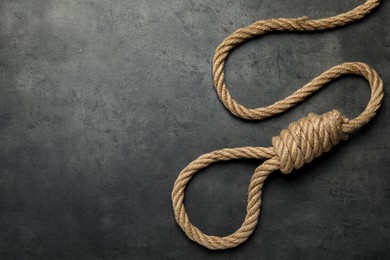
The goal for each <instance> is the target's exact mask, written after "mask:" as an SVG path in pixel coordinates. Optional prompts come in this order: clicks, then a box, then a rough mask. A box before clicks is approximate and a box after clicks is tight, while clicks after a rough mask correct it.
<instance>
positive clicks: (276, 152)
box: [172, 0, 383, 249]
mask: <svg viewBox="0 0 390 260" xmlns="http://www.w3.org/2000/svg"><path fill="white" fill-rule="evenodd" d="M379 3H380V0H368V1H366V2H365V3H364V4H362V5H360V6H358V7H356V8H355V9H353V10H351V11H349V12H346V13H343V14H340V15H337V16H334V17H329V18H324V19H318V20H308V18H297V19H286V18H279V19H269V20H262V21H258V22H255V23H253V24H251V25H249V26H247V27H244V28H240V29H238V30H237V31H235V32H234V33H232V34H231V35H230V36H228V37H227V38H226V39H225V40H224V41H223V42H222V43H221V44H220V45H219V46H218V48H217V50H216V53H215V56H214V60H213V75H214V85H215V89H216V91H217V93H218V96H219V98H220V100H221V101H222V103H223V104H224V105H225V107H226V108H227V109H228V110H229V111H230V112H231V113H232V114H234V115H235V116H237V117H239V118H243V119H248V120H261V119H264V118H267V117H271V116H274V115H276V114H279V113H282V112H284V111H286V110H287V109H289V108H291V107H293V106H295V105H296V104H297V103H299V102H301V101H303V100H304V99H306V98H307V97H308V96H310V95H311V94H313V93H314V92H316V91H317V90H318V89H320V88H321V87H323V86H324V85H326V84H327V83H329V82H330V81H332V80H334V79H337V78H339V77H341V76H343V75H346V74H355V75H358V76H362V77H364V78H365V79H366V80H367V81H368V83H369V84H370V88H371V98H370V101H369V102H368V105H367V107H366V109H365V110H364V111H363V112H362V113H361V114H360V115H359V116H357V117H356V118H354V119H347V118H346V117H344V116H343V115H341V113H340V112H338V111H337V110H333V111H331V112H328V113H326V114H323V115H316V114H313V113H310V114H309V115H308V116H307V117H304V118H302V119H300V120H299V121H298V122H294V123H291V124H290V125H289V126H288V128H287V129H284V130H283V131H282V132H281V133H280V135H279V136H276V137H273V138H272V147H268V148H264V147H242V148H229V149H222V150H218V151H214V152H211V153H207V154H204V155H202V156H200V157H199V158H198V159H196V160H195V161H193V162H191V163H190V164H189V165H188V166H187V167H186V168H184V169H183V170H182V171H181V173H180V174H179V176H178V178H177V180H176V182H175V184H174V188H173V192H172V202H173V209H174V213H175V218H176V221H177V223H178V224H179V225H180V227H181V228H182V229H183V231H184V232H185V233H186V234H187V236H188V237H189V238H190V239H191V240H193V241H196V242H198V243H199V244H201V245H203V246H205V247H207V248H209V249H225V248H231V247H236V246H238V245H239V244H241V243H243V242H244V241H245V240H247V239H248V237H249V236H250V234H252V232H253V230H254V229H255V227H256V225H257V222H258V217H259V215H260V204H261V190H262V187H263V184H264V181H265V179H266V178H267V177H268V175H269V174H270V173H271V172H273V171H275V170H280V171H281V172H282V173H285V174H288V173H290V172H291V171H292V170H293V169H299V168H301V167H302V166H303V165H304V164H305V163H308V162H310V161H312V160H313V159H314V158H316V157H318V156H320V155H321V154H322V153H324V152H328V151H329V150H330V149H331V148H332V147H333V146H334V145H336V144H337V143H339V142H340V141H341V140H345V139H347V137H348V135H349V134H350V133H352V132H353V131H354V130H356V129H358V128H360V127H361V126H363V125H365V124H366V123H368V122H369V121H370V120H371V119H372V118H373V117H374V116H375V114H376V112H377V110H378V109H379V107H380V105H381V101H382V98H383V82H382V80H381V78H380V77H379V75H378V73H377V72H376V71H375V70H373V69H372V68H371V67H369V66H368V65H367V64H364V63H360V62H351V63H344V64H341V65H338V66H335V67H333V68H331V69H329V70H328V71H326V72H324V73H322V74H321V75H320V76H318V77H316V78H315V79H313V80H312V81H310V82H309V83H307V84H306V85H304V86H303V87H302V88H300V89H299V90H297V91H295V92H294V93H293V94H292V95H290V96H289V97H287V98H285V99H283V100H280V101H278V102H276V103H274V104H272V105H270V106H267V107H262V108H256V109H249V108H246V107H245V106H243V105H241V104H239V103H237V102H236V101H235V100H234V99H233V98H232V97H231V95H230V93H229V91H228V89H227V87H226V84H225V80H224V65H225V60H226V58H227V56H228V55H229V53H230V52H231V51H232V49H233V48H235V47H236V46H237V45H239V44H241V43H243V42H245V41H247V40H249V39H251V38H253V37H255V36H260V35H264V34H266V33H267V32H271V31H316V30H326V29H332V28H335V27H340V26H344V25H346V24H348V23H351V22H353V21H356V20H358V19H361V18H363V17H364V16H366V15H367V14H368V13H370V12H371V10H372V9H374V8H375V7H377V6H378V5H379ZM241 158H251V159H252V158H253V159H261V160H266V161H265V162H264V163H263V164H261V165H260V166H258V167H257V168H256V170H255V172H254V174H253V176H252V178H251V181H250V185H249V188H248V205H247V214H246V217H245V220H244V223H243V224H242V225H241V227H240V228H239V229H238V230H237V231H236V232H234V233H233V234H231V235H229V236H226V237H218V236H210V235H206V234H204V233H203V232H202V231H200V230H199V229H198V228H197V227H195V226H194V225H192V224H191V222H190V220H189V218H188V215H187V213H186V210H185V206H184V202H183V201H184V191H185V188H186V185H187V183H188V182H189V181H190V180H191V178H192V177H193V176H194V175H195V173H197V172H198V171H200V170H201V169H203V168H205V167H207V166H209V165H210V164H212V163H215V162H217V161H227V160H233V159H241Z"/></svg>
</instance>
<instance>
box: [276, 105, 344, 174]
mask: <svg viewBox="0 0 390 260" xmlns="http://www.w3.org/2000/svg"><path fill="white" fill-rule="evenodd" d="M346 120H347V119H346V118H345V117H344V116H343V115H342V114H341V113H340V112H339V111H337V110H332V111H330V112H328V113H325V114H323V115H317V114H314V113H309V114H308V115H307V117H303V118H301V119H300V120H299V121H297V122H293V123H291V124H290V125H289V126H288V127H287V128H286V129H283V130H282V132H281V133H280V135H279V136H274V137H273V138H272V146H273V147H274V149H275V153H276V155H277V157H278V158H279V160H280V171H281V172H282V173H284V174H288V173H290V172H291V171H292V170H293V169H299V168H301V167H302V166H303V165H304V164H305V163H308V162H311V161H312V160H313V159H314V158H316V157H319V156H321V155H322V154H323V153H324V152H328V151H329V150H330V149H332V147H333V146H335V145H336V144H338V143H339V142H340V141H341V140H346V139H347V138H348V134H347V133H345V132H343V130H342V125H343V123H345V122H346Z"/></svg>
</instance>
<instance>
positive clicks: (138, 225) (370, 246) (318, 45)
mask: <svg viewBox="0 0 390 260" xmlns="http://www.w3.org/2000/svg"><path fill="white" fill-rule="evenodd" d="M363 2H364V1H363V0H353V1H339V0H326V1H320V0H314V1H313V0H295V1H285V0H273V1H271V0H269V1H265V0H264V1H255V0H252V1H244V0H239V1H226V0H224V1H211V0H198V1H191V0H188V1H182V0H170V1H165V2H163V1H125V0H121V1H92V0H86V1H80V0H68V1H62V0H56V1H44V0H34V1H31V0H19V1H13V0H2V1H1V2H0V49H1V51H0V155H1V156H0V258H1V259H173V258H177V259H179V258H182V259H203V258H206V257H210V258H211V257H216V258H220V259H254V258H261V259H283V258H286V259H352V258H361V259H385V258H389V257H390V175H389V169H390V155H389V151H390V150H389V145H390V138H389V131H390V117H389V112H388V104H389V95H388V86H389V84H390V26H389V24H390V22H389V20H390V1H382V5H381V7H380V8H379V9H377V10H376V11H375V12H374V13H373V14H372V15H370V16H369V17H367V19H365V20H363V21H361V22H358V23H354V24H352V25H350V26H347V27H344V28H341V29H337V30H333V31H328V32H322V33H284V34H271V35H267V36H266V37H264V38H260V39H256V40H253V41H251V42H249V43H247V44H245V45H243V46H241V47H239V48H238V49H237V50H236V51H235V52H234V53H232V55H231V56H230V58H229V61H228V64H227V68H226V74H227V75H226V77H227V82H228V84H229V86H230V89H231V92H232V94H233V96H234V97H235V98H237V100H238V101H239V102H241V103H243V104H245V105H246V106H250V107H260V106H264V105H268V104H271V103H273V102H275V101H277V100H279V99H281V98H283V97H286V96H287V95H289V94H290V93H292V92H293V91H294V90H296V89H298V88H299V87H300V86H302V85H303V84H305V83H306V82H308V81H309V80H310V79H312V78H313V77H315V76H317V75H319V74H320V73H322V72H323V71H325V70H326V69H328V68H330V67H332V66H334V65H337V64H340V63H343V62H346V61H363V62H367V63H369V64H370V65H372V66H373V67H374V68H375V69H376V70H377V71H378V72H379V73H380V74H381V76H382V77H383V80H384V81H385V83H386V84H385V88H386V94H385V95H386V96H385V99H384V104H383V107H382V109H381V110H380V112H379V113H378V115H377V117H376V118H375V119H374V120H373V121H372V122H371V123H370V124H369V125H368V126H367V127H365V128H363V129H361V131H359V132H358V133H357V134H355V135H353V136H352V137H351V138H350V140H349V141H347V142H344V143H343V144H341V145H339V146H338V147H337V148H335V149H334V150H333V151H332V152H331V153H329V154H327V155H326V156H323V157H322V158H320V159H318V160H316V161H315V162H314V163H311V164H310V165H308V166H305V167H304V168H303V169H302V170H300V171H297V172H295V173H294V174H292V175H290V176H284V175H282V174H280V173H279V172H276V173H274V174H273V175H272V176H271V177H270V178H269V179H268V180H267V182H266V185H265V188H264V192H263V205H262V212H261V216H260V223H259V226H258V227H257V229H256V231H255V232H254V234H253V235H252V236H251V238H250V239H249V240H248V241H247V242H246V243H245V244H244V245H242V246H240V247H238V248H236V249H233V250H226V251H222V252H212V251H209V250H206V249H204V248H202V247H200V246H198V245H197V244H196V243H193V242H191V241H190V240H189V239H187V237H186V236H185V235H184V233H183V232H182V231H181V230H180V228H179V227H178V226H177V225H176V223H175V221H174V217H173V212H172V206H171V200H170V193H171V189H172V186H173V182H174V180H175V179H176V177H177V175H178V173H179V172H180V170H181V169H182V168H183V167H185V166H186V165H187V164H188V163H189V162H190V161H192V160H193V159H195V158H196V157H198V156H199V155H201V154H203V153H205V152H209V151H212V150H215V149H220V148H225V147H238V146H269V145H270V143H271V137H272V136H274V135H277V134H278V133H279V131H280V130H281V129H283V128H285V127H286V126H287V125H288V124H289V123H290V122H292V121H295V120H297V119H299V118H301V117H302V116H304V115H306V114H307V113H308V112H311V111H314V112H317V113H323V112H326V111H329V110H330V109H333V108H337V109H339V110H340V111H342V112H343V113H345V114H346V115H347V116H350V117H352V116H356V115H358V114H359V113H360V112H361V111H362V109H363V108H364V107H365V106H366V103H367V101H368V99H369V88H368V85H367V83H366V82H365V81H364V80H363V79H361V78H357V77H345V78H342V79H340V80H338V81H336V82H334V83H332V84H330V85H329V86H327V87H326V88H324V89H323V90H321V91H320V92H319V93H317V94H316V95H315V96H313V97H312V98H310V99H308V100H307V101H306V102H304V103H302V104H300V105H298V106H297V107H296V108H294V109H292V110H290V111H289V112H287V113H284V114H282V115H280V116H277V117H274V118H272V119H269V120H265V121H263V122H246V121H243V120H239V119H236V118H234V117H233V116H232V115H231V114H230V113H229V112H228V111H227V110H225V109H224V107H223V106H222V104H221V103H220V102H219V100H218V98H217V95H216V93H215V91H214V88H213V84H212V77H211V60H212V56H213V54H214V50H215V48H216V46H217V45H218V44H219V43H220V42H221V41H222V40H223V39H224V38H225V37H226V36H227V35H228V34H230V33H231V32H233V31H234V30H235V29H237V28H238V27H241V26H244V25H247V24H250V23H252V22H254V21H256V20H260V19H265V18H273V17H299V16H303V15H309V16H310V17H312V18H320V17H327V16H332V15H335V14H337V13H340V12H344V11H346V10H349V9H352V8H353V7H355V6H357V5H359V4H361V3H363ZM259 163H261V162H258V161H238V162H231V163H223V164H218V165H215V166H212V167H211V168H209V169H207V170H205V171H204V172H202V174H199V175H198V176H197V177H196V178H194V180H193V182H191V184H190V186H189V188H188V192H187V194H186V195H187V197H186V198H187V199H186V205H187V209H188V212H189V215H190V217H191V220H192V221H193V222H194V224H196V225H197V226H199V227H200V228H201V229H202V230H204V231H205V232H207V233H209V234H215V235H227V234H230V233H231V232H233V231H234V230H235V229H237V228H238V227H239V226H240V224H241V222H242V220H243V218H244V214H245V207H246V193H247V185H248V182H249V179H250V176H251V174H252V172H253V170H254V168H255V167H256V166H257V165H258V164H259Z"/></svg>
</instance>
